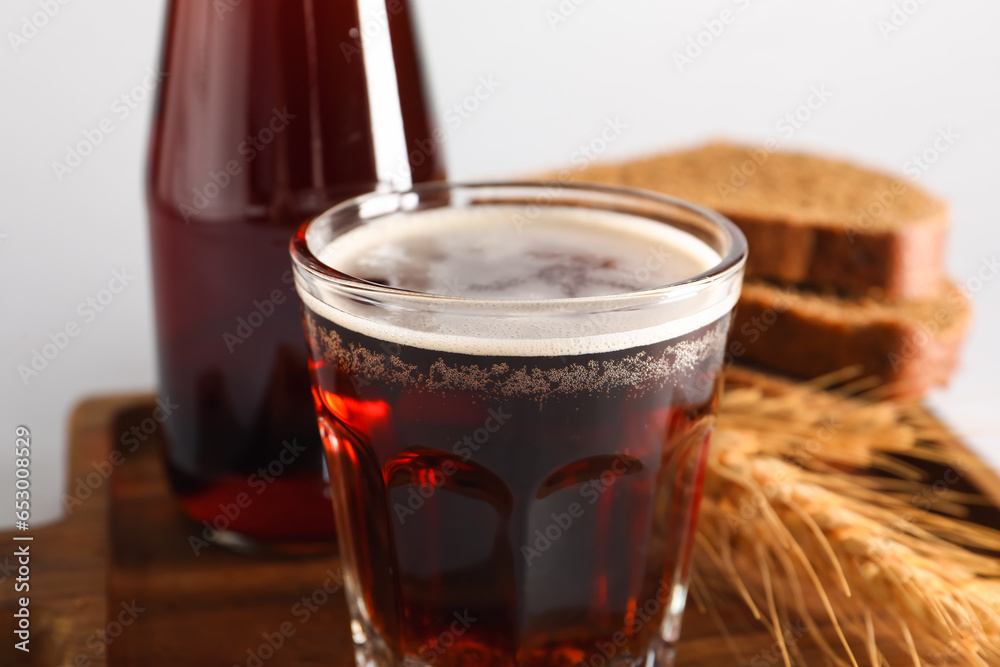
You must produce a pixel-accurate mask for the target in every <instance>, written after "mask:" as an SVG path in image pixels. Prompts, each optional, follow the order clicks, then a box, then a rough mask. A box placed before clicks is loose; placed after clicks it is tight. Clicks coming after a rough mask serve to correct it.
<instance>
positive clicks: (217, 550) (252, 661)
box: [0, 395, 1000, 667]
mask: <svg viewBox="0 0 1000 667" xmlns="http://www.w3.org/2000/svg"><path fill="white" fill-rule="evenodd" d="M152 410H153V397H152V396H151V395H129V396H119V397H110V398H99V399H93V400H88V401H86V402H84V403H82V404H81V405H80V406H79V407H78V408H77V409H76V411H75V412H74V414H73V417H72V420H71V424H70V449H69V454H70V467H69V470H70V472H69V480H68V482H67V488H68V493H69V494H70V495H71V496H72V497H76V498H78V499H79V500H80V502H79V503H78V504H77V503H73V506H72V513H71V514H69V516H67V517H66V519H65V520H64V521H62V522H61V523H59V524H56V525H52V526H48V527H44V528H38V529H32V530H31V531H29V532H28V533H25V534H27V535H31V536H32V537H34V540H33V541H32V542H31V553H32V561H31V606H30V610H31V628H32V635H31V643H30V647H31V653H30V654H24V653H22V652H21V651H17V650H15V649H14V648H13V643H14V642H13V641H12V640H11V637H12V636H13V630H14V619H13V611H14V609H15V604H16V602H15V600H16V597H15V593H14V587H13V581H12V576H8V577H7V578H6V580H5V581H3V583H2V584H0V614H2V620H0V634H2V636H3V637H4V638H5V639H4V640H3V644H2V646H0V665H32V666H34V665H38V666H39V667H41V666H44V667H62V666H70V665H72V666H74V667H104V666H111V667H124V666H131V665H137V666H140V667H160V666H163V667H167V666H169V667H178V666H182V665H183V666H189V667H197V666H200V665H206V666H213V667H214V666H220V667H233V666H239V667H263V666H265V665H266V666H267V667H280V666H284V665H295V666H298V667H313V666H315V667H319V666H323V667H349V666H350V665H353V664H354V658H353V646H352V643H351V637H350V628H349V620H348V616H347V609H346V605H345V602H344V598H343V592H342V590H341V589H340V588H339V582H340V576H339V575H340V563H339V561H338V559H337V557H336V556H334V555H329V556H323V557H312V558H309V559H287V560H283V559H270V560H267V559H252V558H247V557H244V556H240V555H237V554H234V553H231V552H229V551H226V550H225V549H223V548H221V547H218V546H212V547H209V548H207V549H204V550H202V551H201V553H200V554H199V555H197V556H196V555H195V554H194V553H193V551H192V549H191V548H190V546H189V544H188V537H189V536H190V535H191V531H192V527H191V526H190V525H189V524H187V523H186V522H185V521H184V520H183V519H182V517H181V515H180V514H179V512H178V510H177V508H176V506H175V504H174V502H173V500H172V499H171V497H170V495H169V492H168V488H167V483H166V479H165V476H164V471H163V468H162V466H161V464H160V460H159V455H158V447H159V444H160V443H159V442H158V440H157V437H156V436H157V434H154V435H153V436H152V437H151V438H150V439H149V440H148V441H147V442H146V443H144V444H143V446H141V447H140V448H139V449H137V450H136V451H135V452H132V453H127V452H125V451H118V450H117V449H116V448H117V446H118V443H119V438H120V436H121V434H122V433H125V432H126V431H128V430H129V429H130V428H131V427H132V426H134V425H138V424H139V423H141V422H142V421H143V420H144V419H146V418H147V417H148V416H150V415H151V413H152ZM109 471H110V474H106V473H108V472H109ZM973 479H974V480H975V488H978V489H980V490H982V491H984V492H986V493H990V492H992V493H994V494H995V495H993V496H991V497H993V498H995V499H996V498H1000V494H997V492H998V491H1000V481H998V480H997V477H996V476H995V475H993V474H992V473H991V472H989V469H988V468H987V467H986V466H985V465H983V466H982V468H981V470H979V471H977V472H976V473H975V475H974V476H973ZM977 520H980V521H981V522H983V523H988V524H990V525H993V526H1000V509H997V507H987V508H980V510H979V512H978V514H977ZM22 535H24V534H22ZM12 538H13V534H6V535H0V544H3V545H5V546H4V547H2V549H3V551H0V579H4V577H5V575H4V572H5V570H4V566H9V565H10V563H11V562H12V560H8V561H5V560H4V559H5V557H8V558H9V554H12V553H13V547H11V546H10V545H12V544H14V543H13V542H12ZM8 570H9V567H8ZM14 576H16V575H14ZM331 590H332V591H333V592H329V591H331ZM17 595H20V594H17ZM304 600H306V601H308V604H304ZM716 602H717V603H718V604H720V605H722V606H721V607H720V608H719V609H718V616H717V617H716V616H713V615H709V614H705V613H702V612H700V611H699V610H698V609H697V608H696V606H695V605H693V604H690V603H689V605H688V609H687V613H686V617H685V620H684V630H683V640H682V642H681V644H680V647H679V648H678V665H688V666H693V665H738V664H747V665H752V666H753V667H758V666H759V665H780V664H781V656H780V653H779V651H778V648H777V646H776V645H775V644H774V642H773V640H772V639H771V637H770V635H769V634H768V633H767V632H766V631H765V629H764V628H763V626H762V625H761V624H760V623H759V622H758V621H756V620H754V619H753V618H752V616H751V615H750V614H749V613H748V612H747V610H746V607H745V605H744V604H743V603H742V602H740V601H739V600H738V599H737V598H736V597H735V596H734V597H733V598H732V599H728V600H721V601H720V600H716ZM719 618H721V619H724V622H725V625H726V628H727V630H728V633H729V635H730V636H729V637H727V638H723V637H722V635H721V634H720V631H719V627H718V625H717V621H718V620H719ZM279 635H284V637H283V638H281V639H280V641H279V637H278V636H279ZM268 638H270V641H269V640H268ZM808 643H809V642H808V640H803V641H802V643H801V644H800V648H801V649H802V650H803V653H804V655H805V656H806V659H807V660H808V661H809V664H817V665H823V664H825V663H824V661H823V659H822V658H821V657H820V654H819V653H818V651H816V650H815V649H814V648H813V647H810V646H808V645H807V644H808ZM274 645H279V646H278V647H276V648H275V647H274ZM737 653H738V654H740V656H741V657H740V658H737V657H736V656H737ZM887 658H888V659H889V661H890V664H892V665H909V664H912V662H911V661H910V660H909V659H908V658H907V657H905V656H902V655H896V656H893V655H889V656H887Z"/></svg>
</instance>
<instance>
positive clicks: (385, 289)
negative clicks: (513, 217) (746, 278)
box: [289, 180, 748, 310]
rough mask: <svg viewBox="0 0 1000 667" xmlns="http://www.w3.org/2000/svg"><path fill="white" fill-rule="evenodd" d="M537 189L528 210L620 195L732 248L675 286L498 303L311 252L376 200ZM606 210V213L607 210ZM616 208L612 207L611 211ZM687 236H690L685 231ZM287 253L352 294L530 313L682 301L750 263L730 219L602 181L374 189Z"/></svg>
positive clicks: (320, 221)
mask: <svg viewBox="0 0 1000 667" xmlns="http://www.w3.org/2000/svg"><path fill="white" fill-rule="evenodd" d="M488 189H489V190H497V189H500V190H503V189H509V190H518V191H524V190H533V191H536V192H539V193H548V198H547V199H545V200H544V203H543V202H541V201H529V200H528V198H527V197H523V196H522V198H521V199H522V200H521V201H519V202H517V203H519V204H520V205H523V206H530V205H532V204H536V205H539V206H549V207H558V206H559V205H560V203H559V200H558V196H555V197H553V196H551V193H552V192H553V191H556V192H570V193H576V194H580V195H583V196H586V195H587V194H588V193H589V194H601V195H605V196H611V197H617V198H618V199H619V200H621V201H622V202H623V203H628V201H632V202H643V203H646V204H652V205H659V206H661V207H663V208H664V209H666V208H667V207H672V208H674V209H680V210H682V211H684V212H686V213H688V214H690V215H694V216H696V217H698V218H701V219H703V220H705V221H707V222H709V223H711V224H712V225H713V226H714V227H715V228H717V229H718V230H719V231H721V232H722V234H723V236H724V239H725V240H726V241H727V242H728V246H729V247H728V250H727V252H726V253H725V254H724V255H722V253H720V255H722V256H721V259H720V260H719V262H718V263H717V264H715V265H713V266H711V267H709V268H708V269H706V270H704V271H702V272H701V273H698V274H696V275H694V276H691V277H689V278H684V279H683V280H678V281H675V282H671V283H667V284H665V285H661V286H657V287H651V288H645V289H641V290H632V291H629V292H620V293H616V294H603V295H598V296H578V297H559V298H541V299H500V298H470V297H462V296H450V295H447V294H435V293H430V292H420V291H416V290H408V289H402V288H398V287H390V286H388V285H382V284H379V283H374V282H370V281H367V280H363V279H361V278H357V277H355V276H352V275H349V274H347V273H344V272H343V271H339V270H337V269H335V268H333V267H331V266H329V265H327V264H325V263H323V262H322V261H320V260H319V258H318V257H317V256H316V254H315V253H314V252H313V247H312V242H313V240H314V236H315V234H316V232H317V230H319V229H320V228H322V227H323V226H324V225H330V224H331V223H332V222H333V221H334V220H336V219H338V218H343V217H349V218H352V217H358V214H359V213H360V211H361V209H362V208H363V207H364V206H365V205H366V204H369V205H370V203H371V202H373V201H376V200H379V199H387V200H390V199H396V200H397V202H398V204H402V203H403V201H404V198H406V197H407V196H409V197H410V198H412V197H414V196H415V197H416V198H417V199H419V198H421V197H423V196H426V195H428V194H432V193H435V192H456V191H462V190H469V191H476V190H488ZM510 204H511V202H510V201H503V202H501V201H490V202H485V203H483V204H482V205H483V206H490V205H510ZM449 206H451V205H450V204H449V203H446V204H445V205H444V206H442V207H438V208H447V207H449ZM566 206H570V207H573V206H579V204H574V203H573V202H568V203H566ZM420 210H426V209H406V208H402V207H400V206H399V205H397V206H396V207H395V208H391V209H382V210H380V211H379V213H380V214H381V215H387V214H391V213H403V214H406V213H408V212H409V213H416V212H419V211H420ZM606 210H607V209H606ZM610 210H613V209H610ZM629 214H630V215H635V216H637V217H648V216H647V215H644V214H643V213H629ZM686 233H687V232H686ZM289 250H290V252H291V255H292V260H293V263H294V265H295V268H296V269H298V270H301V271H305V272H306V273H308V274H310V275H311V276H312V277H314V278H317V279H319V280H321V281H323V282H325V283H328V284H331V285H335V286H337V287H340V288H343V289H346V290H349V291H351V292H354V293H357V294H361V295H369V296H372V297H377V296H381V297H395V298H398V299H400V300H402V301H411V300H412V301H414V302H416V303H419V302H424V303H434V304H439V305H441V306H445V307H447V306H448V305H452V306H454V307H458V308H461V307H463V306H490V307H493V308H496V307H504V306H509V307H512V308H514V307H517V308H523V307H525V306H530V307H532V308H531V309H532V310H534V309H537V308H539V307H544V306H570V307H573V306H577V307H579V306H585V305H587V304H594V305H598V304H602V303H603V304H607V303H609V302H613V303H621V302H626V303H627V302H628V301H630V300H641V301H648V300H649V299H655V300H660V299H667V300H673V299H674V298H681V297H683V296H685V295H688V294H690V293H692V292H697V291H699V290H700V289H702V288H707V287H710V286H712V285H714V284H717V283H719V282H723V281H726V280H731V279H732V278H734V277H735V276H736V275H737V274H739V273H740V272H741V271H742V269H743V267H744V265H745V264H746V260H747V250H748V248H747V242H746V238H745V237H744V235H743V232H742V231H740V229H739V227H737V226H736V225H735V224H734V223H733V222H732V221H730V220H729V219H728V218H726V217H725V216H723V215H722V214H721V213H718V212H716V211H713V210H712V209H709V208H706V207H704V206H700V205H698V204H694V203H692V202H689V201H686V200H683V199H680V198H678V197H673V196H670V195H665V194H661V193H658V192H652V191H650V190H643V189H639V188H633V187H625V186H616V185H606V184H602V183H591V182H573V183H564V182H558V183H557V184H553V183H551V182H545V181H530V180H519V181H514V180H512V181H502V180H498V181H473V182H467V183H462V182H450V181H433V182H428V183H421V184H418V185H414V186H413V187H411V188H409V189H407V190H385V191H374V192H369V193H366V194H363V195H359V196H356V197H352V198H350V199H347V200H345V201H343V202H341V203H339V204H337V205H336V206H333V207H332V208H330V209H327V210H326V211H324V212H323V213H320V214H319V215H318V216H316V217H315V218H312V219H311V220H307V221H306V222H304V223H302V225H300V227H299V229H298V230H297V232H296V233H295V235H294V236H293V237H292V239H291V241H290V243H289Z"/></svg>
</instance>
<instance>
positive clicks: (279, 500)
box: [147, 0, 441, 550]
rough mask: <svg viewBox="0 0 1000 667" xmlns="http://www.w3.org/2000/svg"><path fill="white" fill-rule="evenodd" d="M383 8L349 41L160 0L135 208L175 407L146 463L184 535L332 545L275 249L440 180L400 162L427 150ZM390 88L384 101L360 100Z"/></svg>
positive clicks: (406, 25)
mask: <svg viewBox="0 0 1000 667" xmlns="http://www.w3.org/2000/svg"><path fill="white" fill-rule="evenodd" d="M396 6H397V7H399V8H400V10H399V11H397V12H395V13H388V14H385V15H384V24H383V26H382V28H383V31H382V32H383V35H382V43H381V44H379V43H372V42H371V40H368V41H367V42H364V43H363V40H362V37H363V35H362V33H361V31H360V26H361V25H362V21H363V20H364V18H365V17H364V16H361V15H359V8H358V5H355V4H353V3H342V2H336V1H334V0H304V1H303V2H302V3H282V2H279V1H278V0H245V1H244V2H242V3H240V4H233V3H213V2H209V1H208V0H172V2H171V3H170V8H169V15H168V26H167V37H166V46H165V49H164V56H163V59H164V62H163V74H164V76H163V79H162V83H161V91H160V99H159V104H158V107H157V113H156V118H155V122H154V129H153V136H152V141H151V147H150V153H149V175H148V183H147V204H148V207H149V214H150V243H151V247H152V255H153V277H154V294H155V301H156V322H157V336H158V350H159V371H160V393H161V396H162V398H163V399H165V400H166V399H169V400H170V401H171V403H172V404H173V405H176V406H177V408H176V409H175V410H174V413H173V415H172V416H171V417H170V418H169V419H168V420H167V421H166V422H165V424H164V432H165V434H166V439H167V447H166V453H165V454H166V462H167V468H168V471H169V474H170V479H171V483H172V485H173V489H174V492H175V493H176V495H177V496H178V498H179V500H180V503H181V506H182V508H183V509H184V511H185V513H186V514H187V515H188V516H189V517H190V518H192V519H194V520H195V521H196V522H198V523H200V524H202V525H203V528H204V534H202V532H201V531H199V532H198V535H199V537H203V538H206V539H216V540H218V541H224V542H228V543H230V544H233V545H236V546H252V547H264V548H274V549H277V550H303V549H310V548H312V547H316V548H322V546H323V545H329V543H330V541H331V540H332V539H333V531H334V529H333V519H332V512H331V509H330V499H329V495H330V494H329V490H328V489H329V486H328V483H327V482H326V481H325V480H324V464H323V454H322V445H321V443H320V439H319V435H318V432H317V427H316V417H315V412H314V408H313V399H312V394H311V390H310V388H309V376H308V366H307V357H306V348H305V342H304V337H303V334H302V325H301V311H300V304H299V301H298V298H297V296H296V294H295V288H294V285H293V283H292V273H291V271H290V262H289V259H288V250H287V246H288V239H289V237H290V235H291V234H292V232H293V231H294V230H295V229H296V228H297V227H298V226H299V225H300V224H301V223H302V222H304V221H306V220H308V219H310V218H311V217H314V216H315V215H317V214H318V213H320V212H322V211H324V210H326V209H327V208H329V207H331V206H333V205H335V204H337V203H338V202H340V201H342V200H344V199H346V198H348V197H351V196H354V195H357V194H361V193H363V192H367V191H370V190H373V189H375V188H376V187H377V186H379V185H384V184H385V182H386V175H387V174H389V175H390V176H391V175H400V174H401V175H402V177H403V178H404V179H410V180H412V181H414V182H418V181H424V180H433V179H435V178H440V177H441V171H440V168H439V166H438V160H437V157H438V155H437V154H430V155H428V154H427V151H423V152H421V151H420V150H419V149H416V147H418V146H427V145H433V144H428V143H427V141H428V137H430V128H429V119H428V115H427V112H426V104H425V100H424V97H423V89H422V85H421V81H420V73H419V69H418V65H417V58H416V49H415V46H414V40H413V34H412V30H411V27H410V20H409V15H408V12H407V8H406V5H405V4H399V5H396ZM220 8H221V9H220ZM387 46H388V52H389V53H391V55H392V58H391V60H390V61H389V62H388V64H387V63H386V62H384V61H383V62H381V63H380V64H379V63H376V64H374V65H373V63H372V60H373V58H372V56H371V54H372V53H373V52H374V51H375V50H376V49H380V50H381V52H383V53H384V52H386V48H387ZM366 61H367V62H366ZM387 79H389V80H387ZM393 79H394V80H393ZM391 89H395V91H396V93H397V94H396V96H395V97H394V98H393V97H392V96H390V98H391V100H390V103H389V104H386V103H385V96H384V95H382V96H381V97H380V96H379V93H378V90H383V91H385V90H391ZM386 118H388V119H390V122H389V123H388V124H389V126H390V133H391V130H393V129H394V130H395V131H396V135H397V136H395V137H390V138H389V139H388V140H386V139H385V138H384V136H382V135H383V134H385V133H386V130H385V129H384V126H385V125H386V121H385V119H386ZM380 119H381V120H380ZM393 140H395V141H396V145H397V149H396V152H395V154H394V158H395V159H396V160H398V162H396V163H392V164H387V162H388V161H389V159H390V158H389V157H388V156H389V155H391V153H390V152H387V151H386V149H385V146H386V145H387V144H388V145H393V144H392V142H393ZM414 149H416V150H414ZM418 162H419V164H417V163H418Z"/></svg>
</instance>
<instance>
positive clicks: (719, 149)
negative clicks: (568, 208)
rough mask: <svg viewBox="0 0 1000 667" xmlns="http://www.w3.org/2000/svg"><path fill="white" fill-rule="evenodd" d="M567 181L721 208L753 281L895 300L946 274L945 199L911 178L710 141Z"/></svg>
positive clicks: (931, 290) (922, 292) (925, 290)
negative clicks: (734, 228) (737, 231)
mask: <svg viewBox="0 0 1000 667" xmlns="http://www.w3.org/2000/svg"><path fill="white" fill-rule="evenodd" d="M751 156H753V158H751ZM748 165H749V166H748ZM740 168H743V169H745V171H746V172H749V173H750V176H745V177H740V172H739V169H740ZM737 177H739V178H737ZM569 178H570V179H571V180H577V181H593V182H600V183H608V184H613V185H626V186H632V187H639V188H646V189H649V190H654V191H657V192H662V193H665V194H670V195H674V196H677V197H680V198H682V199H686V200H689V201H693V202H696V203H699V204H702V205H704V206H707V207H709V208H712V209H714V210H717V211H719V212H720V213H722V214H723V215H725V216H727V217H729V218H730V219H732V220H733V222H735V223H736V224H737V225H739V227H740V228H741V229H742V230H743V233H744V234H745V235H746V237H747V241H748V242H749V245H750V257H749V261H748V263H747V277H749V278H760V279H764V280H774V281H780V282H789V283H798V284H806V285H823V286H827V287H834V288H836V289H838V290H841V291H843V292H847V293H851V294H858V295H862V294H868V295H872V296H885V297H888V298H897V299H900V298H908V299H918V298H928V297H931V296H933V295H934V294H935V293H936V292H937V291H938V290H939V289H940V286H941V284H942V281H943V279H944V276H943V274H942V271H941V266H942V259H943V253H944V242H945V237H946V233H947V227H948V209H947V206H946V205H945V204H944V203H943V202H941V201H940V200H938V199H936V198H934V197H932V196H931V195H929V194H928V193H926V192H924V191H923V190H921V189H919V188H917V187H916V186H915V185H914V184H912V183H905V182H903V181H901V180H899V179H896V178H894V177H892V176H890V175H887V174H884V173H881V172H876V171H872V170H869V169H864V168H862V167H857V166H855V165H852V164H849V163H845V162H841V161H838V160H832V159H826V158H820V157H816V156H810V155H803V154H797V153H782V152H777V151H768V150H766V149H765V148H753V147H746V146H739V145H733V144H725V143H713V144H708V145H705V146H703V147H700V148H696V149H693V150H687V151H680V152H675V153H667V154H664V155H659V156H653V157H648V158H645V159H640V160H633V161H630V162H626V163H623V164H619V165H611V164H601V165H594V166H592V167H589V168H587V169H584V170H582V171H577V172H574V173H572V174H570V175H569ZM733 183H737V184H739V185H737V186H734V185H732V184H733Z"/></svg>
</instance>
